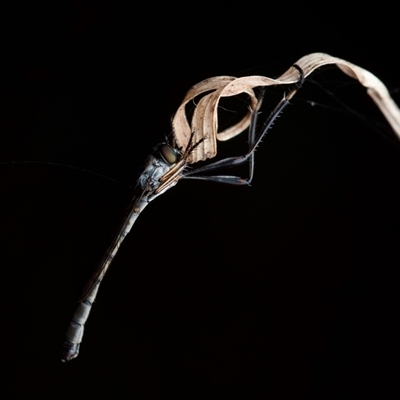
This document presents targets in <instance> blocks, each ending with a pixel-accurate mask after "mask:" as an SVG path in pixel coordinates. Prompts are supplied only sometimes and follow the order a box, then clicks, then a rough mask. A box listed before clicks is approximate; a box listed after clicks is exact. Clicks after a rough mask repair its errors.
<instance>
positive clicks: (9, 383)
mask: <svg viewBox="0 0 400 400" xmlns="http://www.w3.org/2000/svg"><path fill="white" fill-rule="evenodd" d="M199 6H200V5H197V7H199ZM141 7H142V8H141V9H140V10H139V9H133V8H131V6H127V5H124V4H119V3H118V2H113V3H112V2H108V1H102V2H90V1H75V2H71V3H68V5H65V6H61V5H57V6H56V7H54V6H53V7H52V8H48V7H45V6H43V7H40V6H38V5H37V4H35V5H31V6H30V8H26V7H25V6H24V7H22V6H21V8H18V7H17V9H16V10H14V11H13V12H11V11H8V12H7V13H4V16H5V17H6V20H7V21H8V24H7V25H4V26H5V30H4V35H3V44H4V46H3V53H2V54H3V56H2V71H3V72H2V77H1V88H0V90H1V92H0V93H1V94H0V123H1V126H0V129H1V133H0V163H1V165H0V180H1V181H0V182H1V184H0V263H1V264H0V265H1V271H2V274H1V275H2V278H1V286H2V291H1V293H2V301H1V308H2V310H1V311H2V325H1V331H2V334H1V343H2V365H3V368H2V378H1V380H2V384H1V387H2V390H5V391H6V393H7V394H6V396H5V397H3V398H7V399H14V398H26V397H27V396H30V397H31V396H37V397H39V396H40V398H49V399H83V398H85V399H94V398H128V397H131V398H138V399H141V398H149V399H162V398H185V399H208V398H218V399H221V398H226V399H233V398H240V399H253V398H254V399H264V398H269V399H338V398H341V399H342V398H359V397H362V396H364V395H365V394H371V393H374V394H376V395H378V394H379V395H382V393H383V392H385V391H387V392H389V391H390V390H391V389H392V383H393V380H394V377H395V375H394V371H393V370H392V369H391V362H392V361H393V360H392V357H394V350H393V349H394V343H395V340H394V339H395V333H394V326H395V325H396V324H395V322H396V317H397V315H398V313H397V307H396V300H397V296H395V288H397V280H396V278H395V277H396V275H395V267H397V266H398V263H399V255H398V239H399V235H400V213H399V207H398V205H399V204H400V194H399V189H398V182H399V177H400V157H399V156H400V151H399V146H397V145H395V144H393V143H391V142H390V141H388V140H385V138H387V136H388V135H387V134H386V133H385V132H387V131H390V128H388V126H387V124H386V122H385V120H384V118H383V117H382V116H381V115H380V114H379V112H378V111H377V110H376V109H375V108H374V105H373V104H372V102H371V100H370V99H369V98H368V96H367V95H366V93H365V91H364V90H363V89H362V88H359V87H358V86H357V85H355V84H354V82H352V81H351V80H350V79H347V78H346V76H344V75H343V74H342V73H340V72H335V70H334V68H326V69H321V70H320V71H318V72H317V73H316V74H315V75H314V76H313V78H312V80H315V81H316V82H318V83H320V84H323V85H324V87H327V88H329V89H330V90H335V94H336V95H337V96H339V97H340V99H341V100H342V101H343V102H344V103H345V104H346V105H347V106H349V107H351V108H352V109H353V110H355V113H352V112H349V111H346V110H345V109H344V108H343V107H342V106H341V105H340V104H339V103H337V102H335V101H334V100H332V97H330V96H328V95H326V93H324V91H322V90H320V89H319V88H318V86H317V85H316V84H314V83H313V82H312V80H310V82H307V83H306V84H305V85H304V88H302V89H301V91H300V92H299V93H298V95H297V96H296V98H295V99H294V100H293V102H292V106H290V107H289V108H288V109H286V110H285V112H284V113H283V115H282V116H281V117H280V118H279V119H278V121H277V122H276V123H275V125H274V127H273V129H271V131H270V132H269V134H268V135H267V137H266V138H265V139H264V141H263V143H262V145H261V146H260V147H259V149H258V150H257V153H256V171H255V178H254V181H253V184H252V186H251V187H234V186H232V187H231V186H224V185H218V184H215V183H208V182H197V181H182V182H180V183H179V184H178V185H177V186H176V187H175V188H173V189H172V190H171V191H169V192H167V193H166V194H165V195H163V196H161V197H160V198H159V199H157V200H155V201H154V203H152V204H150V205H149V207H148V208H147V209H146V210H145V211H144V212H143V215H141V216H140V218H139V219H138V221H137V223H136V224H135V226H134V229H133V230H132V232H131V234H130V235H129V236H128V237H127V239H126V241H125V242H124V245H123V246H122V248H121V250H120V252H119V254H118V256H117V258H116V259H115V261H114V262H113V265H112V268H111V269H110V271H109V273H108V274H107V276H106V278H105V280H104V282H103V285H102V287H101V290H100V294H99V298H98V300H97V301H96V305H95V306H94V309H93V312H92V315H91V317H90V319H89V322H88V324H87V331H86V333H85V337H84V340H83V345H82V350H81V354H80V356H79V357H78V359H77V360H74V361H72V362H71V363H68V364H62V363H61V361H60V346H61V343H62V341H63V337H64V333H65V329H66V327H67V325H68V322H69V318H70V317H71V315H72V312H73V309H74V307H75V304H76V300H77V298H78V296H79V292H80V290H81V289H82V287H83V286H84V283H85V281H86V279H87V278H88V277H89V276H90V274H91V272H92V271H93V269H94V268H95V266H96V264H97V262H98V260H99V258H101V256H102V254H103V252H104V250H105V249H106V248H107V245H108V242H109V240H110V238H111V236H112V234H113V232H114V230H115V228H116V227H117V226H118V223H119V221H120V219H121V217H122V215H123V214H124V210H125V207H126V206H127V205H128V203H129V200H130V198H131V196H132V190H131V189H129V187H128V186H129V185H133V184H134V182H135V180H136V177H137V171H138V169H139V168H140V166H141V165H142V163H143V160H144V159H145V157H146V156H147V155H148V154H149V153H150V151H151V149H152V147H153V146H154V145H155V144H156V143H158V142H160V141H161V140H162V139H163V138H164V136H165V135H168V134H169V133H170V132H171V126H170V119H171V116H172V115H173V114H174V112H175V110H176V108H177V107H178V106H179V104H180V102H181V100H182V98H183V96H184V94H185V92H186V91H187V90H188V89H189V88H190V87H191V86H192V85H193V84H195V83H197V82H198V81H200V80H202V79H205V78H208V77H210V76H216V75H235V76H243V75H250V74H262V75H266V76H278V75H279V74H281V73H283V71H285V70H286V69H287V68H288V67H289V66H290V65H291V64H292V63H294V62H295V61H296V60H297V59H298V58H300V57H301V56H303V55H305V54H307V53H310V52H314V51H323V52H327V53H329V54H332V55H334V56H337V57H341V58H344V59H346V60H348V61H351V62H353V63H355V64H357V65H360V66H362V67H364V68H366V69H368V70H370V71H371V72H373V73H375V74H376V75H377V76H378V77H380V78H381V79H382V80H383V81H384V82H385V83H386V84H387V86H388V87H389V88H390V89H393V96H394V98H395V100H396V101H397V102H399V96H398V95H397V92H396V88H398V86H399V79H398V77H397V71H398V65H397V61H396V60H397V59H396V57H397V54H394V53H393V52H392V51H391V50H389V47H388V46H387V45H388V42H390V40H392V39H390V38H391V34H392V33H393V32H392V31H391V30H394V28H392V26H393V25H391V24H390V23H389V22H385V27H386V28H385V29H384V30H379V32H378V31H377V30H376V29H375V28H374V27H375V26H376V25H375V23H374V19H373V18H377V20H379V15H377V14H374V15H366V14H365V13H364V14H361V15H358V16H357V15H354V16H351V15H349V14H348V10H347V11H338V10H330V11H329V12H327V10H321V12H320V13H319V10H318V9H312V10H311V9H310V10H307V9H305V8H304V7H303V6H302V5H301V4H298V8H294V9H290V8H289V7H286V6H284V5H282V6H281V9H277V10H270V9H269V8H267V7H268V5H263V6H262V8H259V7H261V6H259V7H250V5H247V6H246V7H243V8H240V9H239V8H238V9H237V10H233V9H232V8H227V9H225V10H222V12H221V13H219V12H217V11H216V10H215V9H214V8H213V9H208V8H206V6H205V5H202V8H201V9H197V8H196V5H189V4H187V5H186V6H182V9H180V8H178V7H174V6H173V5H168V6H163V8H159V6H157V5H156V4H152V5H149V8H150V10H145V7H146V5H141ZM192 8H193V9H192ZM8 17H9V18H8ZM384 18H385V19H386V18H387V15H385V16H384ZM282 93H283V92H282V91H281V90H278V89H271V97H270V99H271V103H270V104H269V103H268V102H267V104H266V109H265V110H266V111H265V114H264V115H268V110H270V109H271V107H273V106H274V105H275V104H276V102H277V101H278V100H279V99H280V97H281V96H282ZM310 101H315V102H316V103H317V104H318V105H317V106H314V107H312V106H311V105H310V103H309V102H310ZM323 106H326V107H323ZM268 107H269V108H268ZM356 113H358V114H359V115H356ZM245 148H246V138H245V137H244V136H243V137H239V138H238V139H235V140H232V142H231V143H224V144H221V151H220V154H221V155H222V156H226V155H229V154H231V155H237V154H241V153H243V152H244V151H245ZM25 161H31V163H21V162H25ZM52 163H53V164H52ZM54 164H61V165H62V166H60V165H54ZM66 166H70V167H72V168H70V167H66ZM75 168H76V169H75ZM85 170H88V171H93V172H96V173H98V174H100V175H104V176H107V177H109V178H111V180H110V179H105V178H104V177H102V176H97V175H93V174H91V173H88V172H85ZM228 172H229V173H232V171H228ZM238 173H239V174H241V175H243V174H245V173H246V170H245V169H244V171H243V170H241V169H239V172H238ZM113 180H115V181H118V182H120V183H117V182H115V181H113ZM121 183H122V184H121ZM124 184H125V185H124ZM126 185H127V186H126Z"/></svg>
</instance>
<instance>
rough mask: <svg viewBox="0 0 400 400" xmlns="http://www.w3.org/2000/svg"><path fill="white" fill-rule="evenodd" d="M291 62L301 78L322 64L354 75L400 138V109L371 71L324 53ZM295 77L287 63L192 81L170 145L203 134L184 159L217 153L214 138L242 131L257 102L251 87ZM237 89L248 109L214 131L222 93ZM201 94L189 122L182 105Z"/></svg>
mask: <svg viewBox="0 0 400 400" xmlns="http://www.w3.org/2000/svg"><path fill="white" fill-rule="evenodd" d="M295 64H297V65H298V66H299V67H300V68H301V69H302V70H303V72H304V77H305V78H307V76H309V75H310V74H311V73H312V72H313V71H314V70H316V69H317V68H320V67H322V66H324V65H329V64H336V65H337V66H338V67H339V68H340V69H341V70H342V71H343V72H344V73H345V74H347V75H349V76H350V77H351V78H353V79H357V80H358V81H359V82H360V83H361V84H362V85H363V86H364V87H366V88H367V93H368V94H369V96H371V98H372V99H373V101H374V102H375V103H376V105H377V106H378V107H379V109H380V110H381V112H382V113H383V115H384V116H385V118H386V119H387V121H388V122H389V124H390V125H391V126H392V129H393V130H394V132H395V133H396V135H397V136H398V137H399V138H400V110H399V108H398V106H397V105H396V103H395V102H394V101H393V99H392V98H391V96H390V94H389V92H388V90H387V88H386V86H385V85H384V84H383V83H382V82H381V81H380V80H379V79H378V78H377V77H376V76H375V75H373V74H372V73H370V72H369V71H367V70H365V69H363V68H361V67H358V66H357V65H354V64H352V63H350V62H348V61H345V60H342V59H340V58H336V57H332V56H330V55H328V54H324V53H312V54H309V55H306V56H304V57H302V58H300V60H298V61H297V62H296V63H295ZM299 78H300V77H299V71H298V70H297V69H296V68H294V67H290V68H289V69H288V70H287V71H286V72H285V73H284V74H283V75H281V76H280V77H279V78H276V79H272V78H268V77H265V76H245V77H242V78H235V77H232V76H217V77H214V78H209V79H206V80H204V81H202V82H200V83H198V84H196V85H194V86H193V87H192V88H191V89H190V90H189V91H188V92H187V93H186V96H185V98H184V99H183V102H182V104H181V105H180V107H179V108H178V111H177V112H176V114H175V116H174V119H173V121H172V127H173V132H174V134H173V135H174V145H175V146H176V147H179V148H182V149H183V150H184V149H186V148H187V146H188V145H189V142H190V140H192V144H194V143H197V142H199V141H200V140H201V139H202V138H204V139H203V141H202V142H201V143H200V144H199V145H198V146H197V147H196V148H195V150H194V151H193V152H192V153H191V154H190V156H189V158H188V160H187V162H188V163H189V164H193V163H196V162H198V161H201V160H206V159H207V158H213V157H215V155H216V154H217V140H221V141H224V140H229V139H231V138H233V137H235V136H237V135H239V134H240V133H242V132H243V131H244V130H246V129H247V128H248V126H249V125H250V119H251V114H252V111H251V110H255V109H256V107H257V103H258V101H257V97H256V95H255V92H254V90H253V89H254V88H256V87H266V86H278V85H290V84H294V83H296V82H298V81H299ZM207 92H210V93H207ZM205 93H206V94H205ZM241 93H247V94H248V96H249V101H250V109H249V112H248V113H247V114H246V115H245V116H244V117H243V119H242V120H241V121H239V122H237V123H235V124H233V125H232V126H230V127H229V128H227V129H225V130H224V131H222V132H220V133H218V105H219V101H220V99H221V98H222V97H231V96H237V95H239V94H241ZM203 94H204V96H203V97H202V98H201V99H200V100H199V101H198V104H197V105H196V108H195V110H194V113H193V116H192V118H191V121H190V122H189V121H188V117H187V113H186V105H187V104H188V103H189V102H191V101H193V100H194V99H195V98H196V97H197V96H200V95H203Z"/></svg>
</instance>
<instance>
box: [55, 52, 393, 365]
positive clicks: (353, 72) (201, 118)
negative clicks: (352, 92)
mask: <svg viewBox="0 0 400 400" xmlns="http://www.w3.org/2000/svg"><path fill="white" fill-rule="evenodd" d="M325 64H337V65H338V66H339V67H340V68H341V69H342V70H343V71H344V72H345V73H346V74H348V75H350V76H351V77H353V78H356V79H358V80H359V81H360V83H362V84H363V85H364V86H366V87H367V88H368V94H369V95H370V96H371V97H372V98H373V100H374V101H375V103H376V104H377V105H378V107H379V108H380V109H381V111H382V112H383V114H384V115H385V117H386V118H387V120H388V121H389V123H390V124H391V126H392V128H393V130H394V131H395V133H396V134H397V135H399V136H400V111H399V109H398V108H397V106H396V104H395V103H394V102H393V100H392V99H391V97H390V96H389V94H388V92H387V89H386V87H385V86H384V85H383V84H382V82H381V81H379V79H377V78H376V77H375V76H374V75H372V74H371V73H369V72H368V71H366V70H364V69H362V68H360V67H357V66H355V65H353V64H351V63H348V62H347V61H344V60H341V59H338V58H335V57H331V56H328V55H326V54H322V53H315V54H310V55H308V56H305V57H303V58H301V59H300V60H299V61H298V62H297V63H296V64H294V65H293V66H292V67H291V68H290V69H289V70H288V71H286V72H285V73H284V74H283V75H282V76H281V77H279V78H277V79H271V78H267V77H262V76H250V77H244V78H234V77H227V76H222V77H216V78H210V79H207V80H205V81H203V82H200V83H199V84H197V85H195V86H194V87H193V88H191V89H190V90H189V92H188V93H187V94H186V96H185V98H184V100H183V102H182V105H181V106H180V107H179V108H178V111H177V113H176V115H175V117H174V120H173V138H172V141H171V142H168V141H164V142H162V143H160V144H159V145H157V146H156V148H155V150H154V152H153V153H152V154H151V155H150V156H149V157H148V159H147V161H146V162H145V164H144V167H143V172H142V173H141V174H140V176H139V178H138V180H137V184H136V188H135V192H134V196H133V199H132V201H131V204H130V206H129V208H128V211H127V213H126V215H125V217H124V219H123V222H122V224H121V226H120V229H119V230H118V233H117V234H116V236H115V237H114V239H113V240H112V243H111V245H110V246H109V248H108V250H107V251H106V253H105V255H104V256H103V259H102V260H101V262H100V263H99V266H98V268H97V269H96V271H95V273H94V274H93V276H92V278H91V279H90V281H89V283H88V284H87V286H86V288H85V290H84V292H83V294H82V297H81V299H80V301H79V303H78V306H77V308H76V310H75V312H74V314H73V317H72V320H71V322H70V325H69V328H68V330H67V333H66V339H65V341H64V344H63V347H62V361H69V360H72V359H74V358H76V357H77V356H78V354H79V350H80V345H81V342H82V338H83V334H84V326H85V323H86V321H87V319H88V317H89V314H90V311H91V308H92V305H93V302H94V300H95V298H96V296H97V293H98V290H99V286H100V284H101V282H102V279H103V278H104V275H105V274H106V272H107V270H108V268H109V267H110V264H111V262H112V260H113V259H114V257H115V255H116V254H117V252H118V249H119V247H120V246H121V243H122V241H123V240H124V238H125V237H126V236H127V234H128V233H129V232H130V230H131V228H132V226H133V224H134V223H135V221H136V219H137V218H138V216H139V215H140V213H141V212H142V211H143V209H144V208H145V207H146V206H147V204H148V203H150V202H151V201H152V200H154V199H155V198H156V197H158V196H159V195H161V194H163V193H164V192H165V191H167V190H168V189H170V188H172V187H173V186H175V185H176V184H177V182H178V181H179V180H181V179H197V180H208V181H214V182H219V183H225V184H233V185H249V184H250V183H251V181H252V179H253V174H254V152H255V149H256V148H257V146H258V145H259V144H260V142H261V140H262V138H263V137H264V136H265V134H266V133H267V132H268V130H269V128H270V127H271V125H272V124H273V122H274V121H275V120H276V118H277V116H278V115H280V113H281V112H282V111H283V110H284V109H285V107H286V106H287V105H288V104H289V102H290V100H291V99H292V98H293V96H294V95H295V94H296V93H297V91H298V89H299V88H300V87H301V85H302V84H303V82H304V80H305V78H306V77H307V76H308V75H309V74H311V73H312V72H313V71H314V70H315V69H316V68H319V67H320V66H322V65H325ZM282 84H284V85H292V89H291V90H289V91H288V93H287V94H285V96H284V97H283V98H282V99H281V101H280V102H279V103H278V105H277V106H276V107H275V109H274V110H273V111H272V113H271V114H270V116H269V117H268V118H267V120H266V121H265V123H264V124H263V126H262V128H261V129H260V131H259V132H258V133H257V129H256V127H257V119H258V114H259V113H258V111H259V109H260V106H261V104H262V101H263V98H264V95H265V87H266V86H272V85H282ZM255 88H259V89H258V90H256V91H255V90H254V89H255ZM209 92H211V93H209ZM204 93H208V94H206V95H204V96H203V97H202V98H201V99H200V101H199V102H198V103H197V105H196V108H195V110H194V113H193V116H192V119H191V123H190V124H189V122H188V119H187V115H186V111H185V107H186V104H187V103H188V102H189V101H192V100H193V99H194V98H195V97H196V96H199V95H201V94H204ZM240 93H246V94H247V95H248V97H249V99H250V100H249V102H250V105H249V111H248V113H247V114H246V116H245V117H244V118H243V119H242V120H241V121H239V122H238V123H236V124H234V125H233V126H231V127H229V128H228V129H226V130H225V131H223V132H220V133H218V112H217V111H218V102H219V100H220V99H221V98H222V97H229V96H236V95H238V94H240ZM246 129H248V142H249V148H248V151H247V152H246V153H245V154H244V155H241V156H237V157H228V158H224V159H222V160H219V161H215V162H211V163H209V164H207V165H205V166H202V167H199V168H191V165H193V164H196V163H197V162H199V161H203V160H206V159H210V158H214V157H215V156H216V154H217V144H216V143H217V139H218V140H229V139H230V138H232V137H234V136H236V135H238V134H240V133H241V132H243V131H244V130H246ZM246 162H248V164H249V176H248V177H247V178H242V177H238V176H231V175H219V174H218V173H217V174H214V173H215V172H216V171H218V170H219V169H221V168H225V167H233V166H237V165H240V164H243V163H246ZM210 173H211V175H208V174H210ZM204 174H205V175H204Z"/></svg>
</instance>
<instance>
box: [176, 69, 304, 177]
mask: <svg viewBox="0 0 400 400" xmlns="http://www.w3.org/2000/svg"><path fill="white" fill-rule="evenodd" d="M294 67H295V68H297V69H298V70H299V72H300V79H299V82H298V84H297V85H296V87H295V88H294V89H293V90H291V91H290V92H289V93H288V94H287V95H285V97H284V98H283V99H282V100H281V101H280V102H279V103H278V105H277V106H276V107H275V109H274V110H273V111H272V113H271V114H270V116H269V117H268V119H267V121H266V122H265V123H264V125H263V128H262V130H261V133H260V134H259V135H258V137H257V138H256V139H254V137H255V133H254V132H255V129H256V122H257V117H258V112H254V113H253V116H252V119H251V124H250V128H249V129H250V132H249V138H250V141H251V143H250V147H249V151H248V152H247V153H246V154H244V155H242V156H237V157H228V158H224V159H223V160H219V161H216V162H214V163H211V164H209V165H205V166H204V167H200V168H197V169H194V170H192V171H188V172H185V174H184V175H183V177H182V178H184V179H200V180H209V181H214V182H220V183H228V184H233V185H249V184H250V183H251V181H252V179H253V172H254V151H255V149H256V148H257V146H258V145H259V144H260V142H261V140H262V139H263V137H264V136H265V135H266V133H267V132H268V130H269V129H270V128H271V126H272V124H273V123H274V121H275V119H276V118H277V117H278V115H279V114H280V113H281V112H282V111H283V110H284V109H285V107H286V106H287V105H288V104H289V102H290V100H291V99H292V97H293V96H294V95H295V93H296V92H297V90H298V89H299V88H300V86H301V85H302V83H303V81H304V74H303V71H302V70H301V68H300V67H298V66H297V65H294ZM248 160H250V166H249V169H250V176H249V178H247V179H243V178H240V177H237V176H224V175H216V176H199V175H197V174H199V173H204V172H210V171H214V170H216V169H219V168H223V167H224V168H230V167H234V166H237V165H241V164H243V163H245V162H246V161H248Z"/></svg>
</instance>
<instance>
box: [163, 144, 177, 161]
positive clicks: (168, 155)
mask: <svg viewBox="0 0 400 400" xmlns="http://www.w3.org/2000/svg"><path fill="white" fill-rule="evenodd" d="M160 153H161V155H162V157H163V158H164V160H165V161H166V162H167V163H169V164H175V163H176V162H177V161H178V159H179V153H178V151H177V150H176V149H174V148H173V147H172V146H170V145H169V144H165V143H164V144H162V145H161V146H160Z"/></svg>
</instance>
